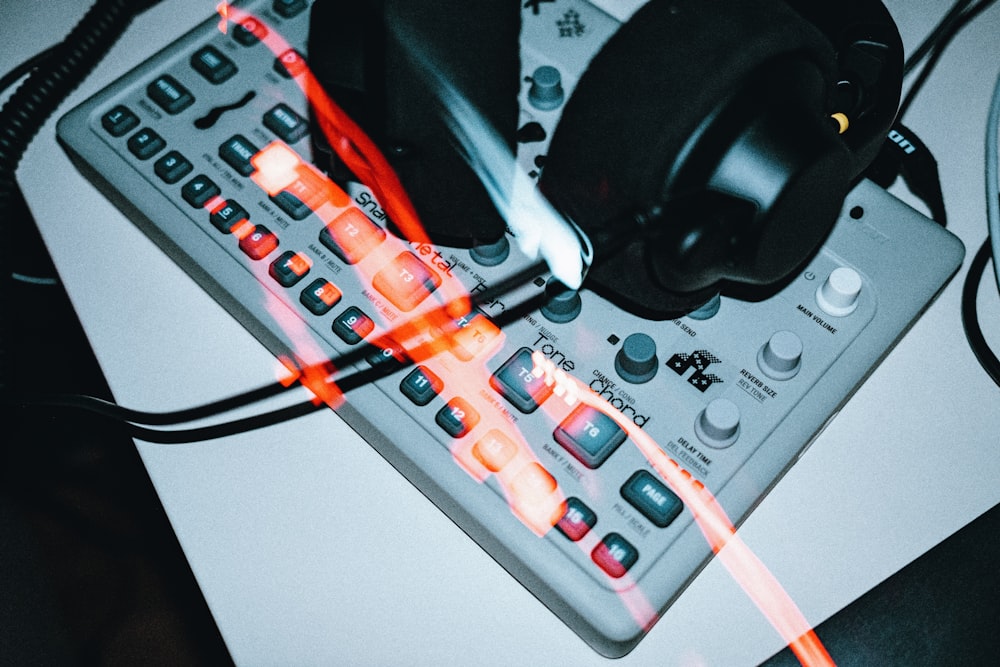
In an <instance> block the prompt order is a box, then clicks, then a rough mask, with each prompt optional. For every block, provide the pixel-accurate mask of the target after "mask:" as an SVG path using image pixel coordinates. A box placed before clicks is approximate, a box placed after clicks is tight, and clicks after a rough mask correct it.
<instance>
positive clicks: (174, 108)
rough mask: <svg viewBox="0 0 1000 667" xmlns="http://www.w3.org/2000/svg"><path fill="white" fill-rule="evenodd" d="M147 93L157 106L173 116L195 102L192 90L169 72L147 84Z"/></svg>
mask: <svg viewBox="0 0 1000 667" xmlns="http://www.w3.org/2000/svg"><path fill="white" fill-rule="evenodd" d="M146 94H147V95H149V99H151V100H153V101H154V102H156V104H157V106H159V107H160V108H161V109H163V110H164V111H166V112H167V113H168V114H170V115H171V116H173V115H176V114H179V113H180V112H182V111H184V110H185V109H187V108H188V107H189V106H191V105H192V104H194V95H192V94H191V91H189V90H188V89H187V88H185V87H184V86H182V85H181V84H180V82H179V81H177V79H175V78H174V77H172V76H170V75H169V74H164V75H163V76H160V77H158V78H157V79H156V80H155V81H153V83H151V84H149V85H148V86H146Z"/></svg>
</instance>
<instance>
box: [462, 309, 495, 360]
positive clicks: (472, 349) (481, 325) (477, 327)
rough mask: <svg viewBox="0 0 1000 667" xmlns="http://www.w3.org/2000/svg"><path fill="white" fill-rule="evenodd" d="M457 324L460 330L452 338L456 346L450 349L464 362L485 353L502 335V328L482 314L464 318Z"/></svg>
mask: <svg viewBox="0 0 1000 667" xmlns="http://www.w3.org/2000/svg"><path fill="white" fill-rule="evenodd" d="M455 324H456V325H457V326H458V327H459V329H458V331H456V332H455V334H454V336H453V337H452V339H453V340H454V341H455V344H454V345H453V346H451V348H450V349H451V353H452V354H454V355H455V356H456V357H458V358H459V359H461V360H462V361H469V360H470V359H472V358H474V357H475V356H477V355H478V354H480V353H481V352H483V351H484V350H485V349H486V348H488V347H489V346H490V343H492V342H493V341H494V340H496V338H497V336H499V335H500V328H499V327H498V326H497V325H495V324H493V322H491V321H490V320H489V319H488V318H487V317H486V316H485V315H483V314H482V313H475V314H473V315H472V316H471V317H469V316H465V317H462V318H460V319H458V320H455Z"/></svg>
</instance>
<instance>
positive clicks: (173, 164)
mask: <svg viewBox="0 0 1000 667" xmlns="http://www.w3.org/2000/svg"><path fill="white" fill-rule="evenodd" d="M192 169H194V166H193V165H192V164H191V162H190V161H189V160H188V159H187V158H186V157H184V156H183V155H181V154H180V153H178V152H177V151H170V152H169V153H167V154H166V155H164V156H163V157H161V158H160V159H159V160H157V161H156V163H155V164H154V165H153V171H154V172H156V175H157V176H159V177H160V178H161V179H163V182H164V183H170V184H173V183H176V182H178V181H179V180H181V179H182V178H184V177H185V176H187V175H188V174H190V173H191V170H192Z"/></svg>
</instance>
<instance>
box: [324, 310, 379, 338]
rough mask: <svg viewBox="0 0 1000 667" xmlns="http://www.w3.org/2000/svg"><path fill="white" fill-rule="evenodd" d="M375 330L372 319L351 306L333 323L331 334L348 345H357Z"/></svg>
mask: <svg viewBox="0 0 1000 667" xmlns="http://www.w3.org/2000/svg"><path fill="white" fill-rule="evenodd" d="M374 330H375V322H373V321H372V318H370V317H368V316H367V315H365V314H364V313H363V312H361V309H359V308H355V307H354V306H351V307H350V308H348V309H347V310H345V311H344V312H342V313H341V314H340V315H339V316H338V317H337V319H335V320H334V321H333V333H335V334H337V336H338V337H339V338H340V340H342V341H344V342H345V343H347V344H348V345H357V344H358V343H360V342H361V341H362V340H364V338H365V336H367V335H368V334H370V333H371V332H372V331H374Z"/></svg>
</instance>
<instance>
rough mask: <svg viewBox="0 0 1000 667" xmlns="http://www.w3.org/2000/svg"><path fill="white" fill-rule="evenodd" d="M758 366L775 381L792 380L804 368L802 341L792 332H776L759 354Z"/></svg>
mask: <svg viewBox="0 0 1000 667" xmlns="http://www.w3.org/2000/svg"><path fill="white" fill-rule="evenodd" d="M757 366H759V367H760V370H761V371H762V372H763V373H764V375H766V376H768V377H769V378H771V379H773V380H790V379H791V378H793V377H795V375H796V374H798V372H799V368H800V367H801V366H802V339H801V338H799V337H798V336H797V335H796V334H794V333H792V332H791V331H777V332H775V333H774V334H773V335H772V336H771V338H770V339H768V341H767V342H766V343H764V345H763V347H761V348H760V351H759V352H757Z"/></svg>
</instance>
